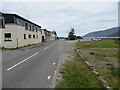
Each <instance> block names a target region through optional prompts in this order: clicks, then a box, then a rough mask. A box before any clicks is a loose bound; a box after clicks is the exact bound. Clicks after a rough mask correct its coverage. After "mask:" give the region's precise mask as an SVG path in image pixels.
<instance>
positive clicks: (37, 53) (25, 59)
mask: <svg viewBox="0 0 120 90" xmlns="http://www.w3.org/2000/svg"><path fill="white" fill-rule="evenodd" d="M37 54H38V52H37V53H35V54H33V55H31V56H30V57H28V58H26V59H24V60H23V61H21V62H19V63H17V64H15V65H13V66H12V67H10V68H8V69H7V71H9V70H11V69H13V68H15V67H16V66H18V65H20V64H21V63H23V62H25V61H27V60H28V59H30V58H32V57H33V56H35V55H37Z"/></svg>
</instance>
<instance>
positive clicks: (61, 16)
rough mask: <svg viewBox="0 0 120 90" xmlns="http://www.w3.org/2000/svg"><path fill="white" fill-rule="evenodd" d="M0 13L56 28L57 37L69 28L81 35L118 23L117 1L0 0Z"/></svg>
mask: <svg viewBox="0 0 120 90" xmlns="http://www.w3.org/2000/svg"><path fill="white" fill-rule="evenodd" d="M33 1H34V0H33ZM2 12H4V13H14V14H18V15H20V16H22V17H24V18H26V19H28V20H30V21H33V22H35V23H36V24H39V25H40V26H42V28H46V29H48V30H56V31H57V34H58V36H67V34H68V32H69V30H70V28H71V27H73V28H74V29H75V33H76V35H81V36H82V35H84V34H86V33H89V32H93V31H98V30H104V29H108V28H112V27H116V26H118V3H117V2H2Z"/></svg>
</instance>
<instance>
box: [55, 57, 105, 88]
mask: <svg viewBox="0 0 120 90" xmlns="http://www.w3.org/2000/svg"><path fill="white" fill-rule="evenodd" d="M60 73H61V74H62V80H60V81H59V83H58V84H57V86H56V88H103V85H102V84H101V82H100V81H99V80H98V79H97V76H96V75H95V74H93V73H92V72H91V70H89V69H88V68H87V66H86V65H85V63H84V62H83V61H82V59H81V58H80V57H79V56H77V55H76V57H75V58H73V59H72V60H70V61H67V62H66V63H65V64H64V67H63V68H62V69H61V71H60Z"/></svg>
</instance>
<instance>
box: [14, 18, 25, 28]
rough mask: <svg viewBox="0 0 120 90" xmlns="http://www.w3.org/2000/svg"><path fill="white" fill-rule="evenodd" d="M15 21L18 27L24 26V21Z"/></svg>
mask: <svg viewBox="0 0 120 90" xmlns="http://www.w3.org/2000/svg"><path fill="white" fill-rule="evenodd" d="M16 21H17V24H18V25H21V26H24V21H23V20H21V19H19V18H17V19H16Z"/></svg>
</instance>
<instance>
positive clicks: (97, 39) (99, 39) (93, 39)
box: [91, 38, 102, 41]
mask: <svg viewBox="0 0 120 90" xmlns="http://www.w3.org/2000/svg"><path fill="white" fill-rule="evenodd" d="M91 40H92V41H101V40H102V39H101V38H92V39H91Z"/></svg>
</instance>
